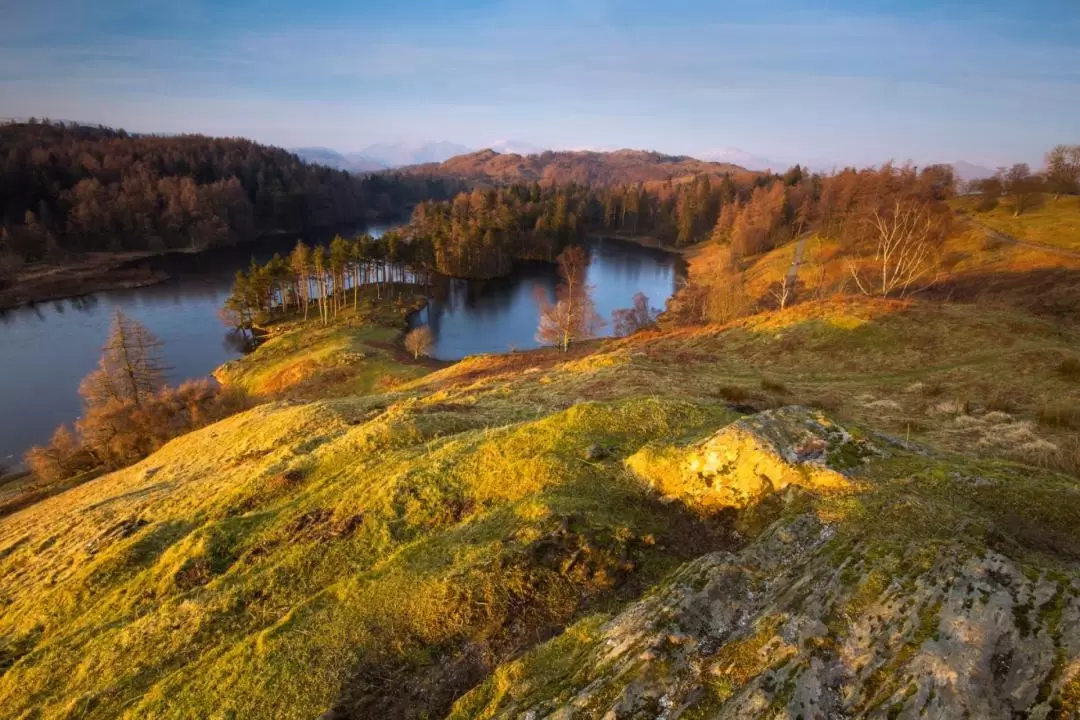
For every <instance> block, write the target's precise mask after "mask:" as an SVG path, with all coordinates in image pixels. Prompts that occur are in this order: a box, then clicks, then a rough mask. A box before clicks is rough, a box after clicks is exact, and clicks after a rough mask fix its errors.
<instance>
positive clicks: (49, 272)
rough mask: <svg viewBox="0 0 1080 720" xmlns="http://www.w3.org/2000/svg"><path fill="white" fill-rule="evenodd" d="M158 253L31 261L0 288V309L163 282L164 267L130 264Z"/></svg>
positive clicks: (97, 255)
mask: <svg viewBox="0 0 1080 720" xmlns="http://www.w3.org/2000/svg"><path fill="white" fill-rule="evenodd" d="M160 254H161V253H151V252H142V253H124V254H122V255H109V254H96V253H95V254H94V256H92V257H85V258H80V259H79V260H77V261H71V262H67V263H59V264H34V265H31V266H29V267H28V268H27V269H25V270H23V271H22V272H21V273H20V274H19V275H18V276H17V277H16V278H15V279H14V280H13V281H12V283H11V285H9V286H7V287H5V288H3V289H0V311H4V310H15V309H17V308H20V307H24V306H28V305H36V304H38V303H47V302H54V301H57V300H67V299H70V298H77V297H82V296H85V295H91V294H93V293H97V292H104V291H107V290H127V289H132V288H140V287H147V286H149V285H156V284H158V283H161V282H165V281H166V280H168V279H169V274H168V273H166V272H165V271H163V270H154V269H152V268H149V267H139V266H133V265H134V264H135V263H139V262H142V261H144V260H147V259H149V258H152V257H157V256H158V255H160Z"/></svg>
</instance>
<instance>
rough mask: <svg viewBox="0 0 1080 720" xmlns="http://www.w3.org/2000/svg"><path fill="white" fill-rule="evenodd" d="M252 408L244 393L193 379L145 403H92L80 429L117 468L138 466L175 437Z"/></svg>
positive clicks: (110, 465)
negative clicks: (135, 463)
mask: <svg viewBox="0 0 1080 720" xmlns="http://www.w3.org/2000/svg"><path fill="white" fill-rule="evenodd" d="M250 406H251V403H250V401H249V400H248V397H247V396H246V395H245V394H244V393H243V392H240V391H238V390H236V389H232V388H222V387H221V386H219V385H217V384H214V383H211V382H210V381H209V380H191V381H188V382H185V383H184V384H183V385H181V386H180V387H178V388H175V389H174V388H164V389H163V390H161V391H160V392H158V393H157V394H155V395H153V396H151V397H149V398H146V399H144V400H142V401H141V402H139V403H135V401H133V400H109V401H106V402H102V403H100V404H96V405H92V406H90V407H89V408H87V410H86V413H85V414H84V415H83V418H82V419H81V420H80V421H79V422H78V425H77V427H78V429H79V434H80V436H81V437H82V444H83V446H85V447H87V448H89V449H90V450H91V451H92V452H93V453H94V455H95V456H96V457H97V458H98V459H99V460H101V462H102V463H103V464H104V465H105V466H106V467H107V468H108V469H110V470H115V469H117V468H121V467H125V466H127V465H130V464H132V463H134V462H138V461H139V460H141V459H142V458H144V457H146V456H147V455H149V454H150V453H152V452H154V451H155V450H157V449H158V448H160V447H161V446H162V445H164V444H165V443H167V442H168V441H169V440H172V439H173V438H174V437H177V436H179V435H183V434H184V433H188V432H191V431H192V430H196V429H198V428H200V427H204V426H206V425H209V424H211V423H214V422H217V421H218V420H221V419H223V418H226V417H228V416H229V415H233V414H235V413H237V412H240V411H241V410H245V409H247V408H248V407H250Z"/></svg>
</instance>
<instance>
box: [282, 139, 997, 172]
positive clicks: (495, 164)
mask: <svg viewBox="0 0 1080 720" xmlns="http://www.w3.org/2000/svg"><path fill="white" fill-rule="evenodd" d="M488 150H491V151H494V153H495V154H497V155H499V156H504V157H511V156H512V157H520V158H527V159H528V160H527V161H526V165H531V166H532V168H531V169H527V170H525V171H523V173H522V175H523V177H520V178H519V177H517V175H518V173H517V172H516V171H510V169H509V167H510V165H513V164H516V163H517V161H509V160H506V159H504V160H496V159H495V158H493V157H491V156H490V155H484V156H483V157H482V158H481V157H478V156H480V155H482V154H483V153H485V152H486V151H488ZM293 152H295V153H296V154H297V155H299V156H300V157H301V158H302V159H304V160H306V161H307V162H312V163H318V164H320V165H327V166H329V167H333V168H337V169H339V170H347V171H349V172H356V173H364V172H377V171H379V170H386V169H389V168H401V167H408V166H413V165H421V166H424V169H425V171H428V172H432V171H434V172H446V173H449V174H454V175H461V176H474V177H478V179H485V180H490V181H493V182H494V181H498V179H499V178H502V179H525V177H524V176H528V177H535V178H540V177H541V176H544V175H546V174H554V175H557V176H560V177H561V176H572V177H575V178H577V179H580V178H579V176H580V175H581V174H582V172H584V174H585V175H587V176H589V175H591V174H592V171H582V170H581V168H580V167H579V168H578V169H577V171H570V170H569V169H568V168H567V167H562V169H560V170H555V169H551V170H548V169H546V168H555V167H560V163H565V161H566V159H567V158H568V157H571V156H573V157H576V158H577V160H575V161H574V162H575V163H576V164H577V165H579V166H580V165H581V158H583V157H585V156H586V155H588V156H589V157H590V158H592V164H593V165H594V166H596V162H595V159H596V157H597V156H600V155H611V154H618V153H622V155H623V157H622V159H621V160H620V161H616V162H615V163H614V164H612V163H608V165H609V166H610V167H609V168H608V169H609V170H610V168H611V167H614V166H616V165H618V166H621V167H624V168H625V166H626V159H627V157H629V155H628V154H632V153H637V154H638V156H639V157H646V156H650V157H663V158H676V159H678V160H679V161H680V163H681V164H682V165H683V166H686V161H690V160H693V161H695V162H698V163H703V164H704V165H709V164H713V163H719V164H720V165H725V166H729V167H731V168H733V169H735V170H743V169H745V170H751V171H755V172H764V171H767V170H771V171H773V172H783V171H784V170H786V169H787V168H789V167H791V166H792V165H795V163H796V162H799V164H801V165H802V166H803V167H804V168H807V169H809V170H812V171H814V172H822V173H827V172H831V171H833V170H834V169H836V168H840V167H842V166H843V164H842V163H835V162H832V161H830V160H828V159H824V158H810V159H808V160H801V161H796V160H777V159H775V158H769V157H765V156H762V155H756V154H754V153H751V152H747V151H745V150H740V149H739V148H717V149H713V150H708V151H706V152H704V153H701V155H700V157H695V158H691V157H689V156H674V155H663V154H661V153H647V152H644V151H630V150H618V151H614V153H602V152H593V151H558V152H553V151H551V150H547V149H545V148H541V147H537V146H536V145H531V144H529V143H525V142H520V141H514V140H499V141H496V142H494V143H491V145H489V146H488V147H487V148H485V149H484V150H482V151H477V150H476V149H474V148H470V147H468V146H465V145H460V144H458V143H453V142H448V141H437V142H425V143H406V142H381V143H375V144H374V145H369V146H368V147H366V148H364V149H362V150H359V151H357V152H350V153H341V152H338V151H336V150H332V149H330V148H325V147H305V148H294V149H293ZM543 153H551V154H553V155H557V156H559V159H556V160H555V161H554V163H552V161H549V162H547V163H537V162H536V161H535V160H534V159H533V158H535V156H538V155H541V154H543ZM449 160H454V162H453V163H450V164H449V165H448V164H447V161H449ZM440 164H442V165H448V166H447V167H441V166H440V167H438V168H436V167H435V166H437V165H440ZM653 164H656V163H653ZM660 164H663V163H660ZM947 164H949V165H951V166H952V167H953V169H954V170H955V171H956V176H957V178H958V179H960V180H962V181H965V182H967V181H971V180H982V179H983V178H988V177H991V176H992V175H993V174H994V170H992V169H990V168H988V167H983V166H982V165H976V164H974V163H969V162H966V161H963V160H959V161H956V162H953V163H947ZM541 165H543V166H544V168H545V169H541V168H540V166H541ZM597 167H598V166H597ZM595 169H596V167H594V170H595ZM669 169H674V168H669ZM680 170H681V168H680ZM700 171H701V172H713V171H714V170H713V169H712V168H707V169H706V168H703V169H702V170H700ZM604 172H606V171H604ZM604 172H601V174H602V175H603V174H604ZM616 174H618V173H616ZM645 174H646V175H647V176H649V177H652V175H654V174H655V172H652V171H646V172H645ZM675 174H676V175H679V174H682V173H681V172H676V173H675ZM479 176H482V178H481V177H479ZM507 176H513V177H510V178H508V177H507Z"/></svg>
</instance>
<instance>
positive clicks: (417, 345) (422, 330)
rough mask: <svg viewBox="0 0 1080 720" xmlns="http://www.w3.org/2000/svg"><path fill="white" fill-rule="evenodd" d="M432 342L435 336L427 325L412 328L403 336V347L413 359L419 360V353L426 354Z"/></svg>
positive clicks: (433, 342)
mask: <svg viewBox="0 0 1080 720" xmlns="http://www.w3.org/2000/svg"><path fill="white" fill-rule="evenodd" d="M434 344H435V338H434V336H433V335H432V334H431V328H429V327H428V326H427V325H421V326H420V327H416V328H413V329H412V330H410V331H409V334H408V335H406V336H405V349H406V350H408V351H409V352H411V353H412V356H413V360H419V359H420V356H421V355H425V356H426V355H428V354H429V353H430V352H431V346H432V345H434Z"/></svg>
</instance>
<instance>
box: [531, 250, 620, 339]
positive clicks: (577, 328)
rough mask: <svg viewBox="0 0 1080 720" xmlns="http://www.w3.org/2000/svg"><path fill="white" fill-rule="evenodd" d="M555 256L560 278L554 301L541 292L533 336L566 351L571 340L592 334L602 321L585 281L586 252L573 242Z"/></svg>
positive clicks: (600, 325) (588, 336) (587, 259)
mask: <svg viewBox="0 0 1080 720" xmlns="http://www.w3.org/2000/svg"><path fill="white" fill-rule="evenodd" d="M557 259H558V261H559V273H560V275H562V279H563V281H562V283H560V284H559V287H558V288H557V290H556V299H555V302H554V303H552V302H549V301H548V299H547V298H546V297H544V296H543V295H539V296H538V297H537V302H538V303H539V304H540V324H539V326H538V327H537V329H536V339H537V341H538V342H541V343H544V344H545V345H558V346H559V347H561V348H562V349H563V352H566V350H567V349H568V348H569V347H570V343H571V342H574V341H576V340H585V339H587V338H591V337H595V336H596V334H597V333H598V332H599V331H600V328H602V327H603V326H604V321H603V320H602V319H601V318H600V316H599V315H598V314H597V313H596V305H595V304H594V303H593V300H592V297H591V290H592V288H591V287H589V286H588V285H586V284H585V270H586V268H587V267H588V264H589V256H588V253H586V252H585V250H584V249H583V248H580V247H577V246H573V247H569V248H567V249H565V250H563V251H562V253H560V254H559V257H558V258H557Z"/></svg>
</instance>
